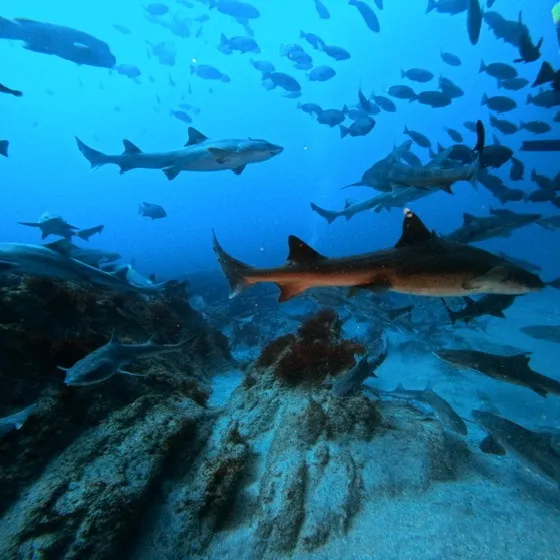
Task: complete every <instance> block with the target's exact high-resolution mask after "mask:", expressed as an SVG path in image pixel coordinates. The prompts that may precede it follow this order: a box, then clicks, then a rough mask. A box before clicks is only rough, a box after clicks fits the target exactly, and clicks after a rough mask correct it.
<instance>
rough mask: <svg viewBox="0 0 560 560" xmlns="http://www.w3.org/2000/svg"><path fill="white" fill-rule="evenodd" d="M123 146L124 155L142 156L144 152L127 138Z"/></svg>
mask: <svg viewBox="0 0 560 560" xmlns="http://www.w3.org/2000/svg"><path fill="white" fill-rule="evenodd" d="M122 143H123V146H124V152H123V154H129V155H132V154H141V153H142V150H141V149H140V148H139V147H138V146H137V145H136V144H133V143H132V142H131V141H130V140H127V139H126V138H125V139H124V140H123V141H122Z"/></svg>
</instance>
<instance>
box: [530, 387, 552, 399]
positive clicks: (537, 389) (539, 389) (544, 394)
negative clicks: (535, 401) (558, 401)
mask: <svg viewBox="0 0 560 560" xmlns="http://www.w3.org/2000/svg"><path fill="white" fill-rule="evenodd" d="M531 390H532V391H534V392H535V393H537V395H540V396H541V397H544V398H546V397H547V396H548V391H547V390H546V389H543V388H542V387H531Z"/></svg>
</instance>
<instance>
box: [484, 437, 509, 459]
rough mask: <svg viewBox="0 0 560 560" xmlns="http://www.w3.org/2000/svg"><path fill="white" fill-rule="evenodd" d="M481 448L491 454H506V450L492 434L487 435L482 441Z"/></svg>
mask: <svg viewBox="0 0 560 560" xmlns="http://www.w3.org/2000/svg"><path fill="white" fill-rule="evenodd" d="M480 450H481V451H482V452H483V453H489V454H491V455H505V454H506V450H505V449H504V448H503V446H501V445H500V444H499V443H498V442H497V441H496V440H495V439H494V438H493V437H492V436H486V437H485V438H484V439H483V440H482V441H481V442H480Z"/></svg>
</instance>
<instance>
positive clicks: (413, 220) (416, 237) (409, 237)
mask: <svg viewBox="0 0 560 560" xmlns="http://www.w3.org/2000/svg"><path fill="white" fill-rule="evenodd" d="M430 239H433V235H432V233H431V232H430V230H429V229H428V228H427V227H426V226H425V225H424V224H423V222H422V220H421V219H420V218H419V217H418V216H417V215H416V214H414V213H413V212H412V211H411V210H409V209H408V208H405V209H404V220H403V226H402V235H401V238H400V239H399V241H398V242H397V244H396V245H395V247H407V246H409V245H414V244H416V243H421V242H423V241H429V240H430Z"/></svg>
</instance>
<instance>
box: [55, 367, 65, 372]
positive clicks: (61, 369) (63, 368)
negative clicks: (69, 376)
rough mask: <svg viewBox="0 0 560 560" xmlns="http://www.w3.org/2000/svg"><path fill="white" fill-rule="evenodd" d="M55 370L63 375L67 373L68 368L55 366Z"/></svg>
mask: <svg viewBox="0 0 560 560" xmlns="http://www.w3.org/2000/svg"><path fill="white" fill-rule="evenodd" d="M56 369H59V370H60V371H63V372H64V373H66V372H67V371H68V368H65V367H62V366H56Z"/></svg>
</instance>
